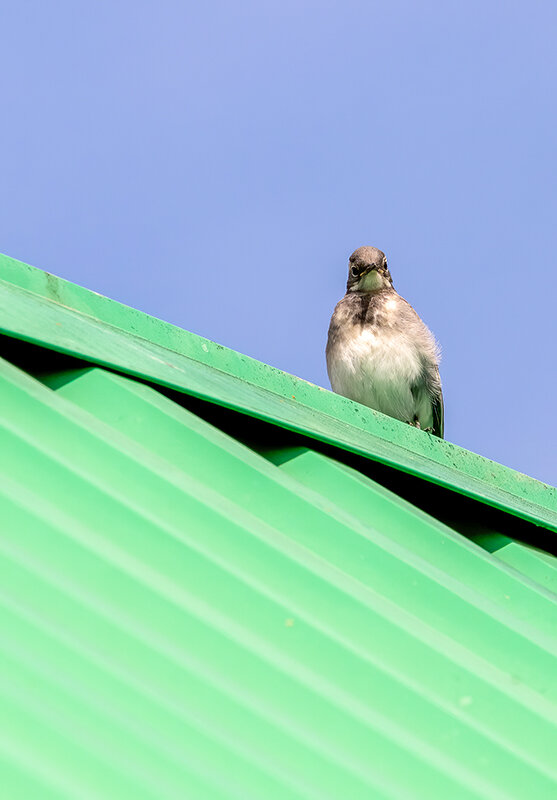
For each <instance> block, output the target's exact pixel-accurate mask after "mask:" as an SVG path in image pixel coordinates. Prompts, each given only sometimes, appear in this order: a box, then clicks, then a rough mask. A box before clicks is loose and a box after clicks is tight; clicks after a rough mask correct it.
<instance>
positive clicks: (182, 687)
mask: <svg viewBox="0 0 557 800" xmlns="http://www.w3.org/2000/svg"><path fill="white" fill-rule="evenodd" d="M0 276H1V281H0V330H1V331H2V333H3V336H2V344H3V351H2V352H3V353H4V356H5V358H4V359H3V360H2V362H1V364H0V382H1V388H0V404H1V409H2V412H1V415H0V420H1V426H0V431H1V432H0V443H1V444H0V447H1V452H2V454H3V456H4V457H3V458H2V459H1V461H0V464H1V469H2V481H1V484H0V520H2V522H1V523H0V534H1V535H0V574H1V580H0V615H1V617H2V637H0V652H1V655H2V657H1V658H0V671H1V673H2V679H1V681H0V703H1V706H2V714H3V719H4V721H5V724H4V726H3V730H4V733H3V735H2V739H1V745H0V777H1V780H2V785H3V786H6V787H9V790H8V792H7V794H8V796H10V797H25V798H34V797H40V798H50V797H52V798H66V797H72V798H74V797H80V798H81V797H103V798H123V797H134V798H159V799H160V798H164V799H165V800H166V798H184V797H192V798H196V799H197V798H201V800H204V799H205V798H208V799H209V798H215V799H216V798H219V800H220V799H221V798H222V799H224V798H242V800H244V799H245V798H258V800H259V798H262V797H265V798H270V799H271V800H272V799H273V798H280V799H281V800H283V799H284V798H287V799H288V798H319V799H320V800H322V799H323V798H335V799H336V798H339V797H343V798H344V797H345V798H350V800H352V799H353V800H357V798H366V799H367V798H370V797H373V798H405V799H406V798H409V797H412V798H424V800H425V798H427V799H428V800H431V798H449V797H450V798H451V799H453V798H454V800H459V798H470V799H471V798H523V797H528V798H540V799H541V798H544V800H545V799H546V798H547V799H548V800H549V798H552V797H554V796H555V795H556V792H557V765H556V763H555V757H554V754H555V748H556V745H557V736H556V721H557V718H556V713H555V698H556V695H557V682H556V680H555V676H556V675H557V669H556V667H557V659H556V655H557V646H556V645H557V643H556V638H555V631H556V630H557V626H556V622H557V603H556V599H557V595H556V592H557V559H556V558H555V556H554V553H555V537H554V532H555V530H557V514H556V493H555V490H554V489H553V488H552V487H549V486H547V485H545V484H541V483H539V482H537V481H535V480H533V479H531V478H528V477H526V476H524V475H520V474H518V473H516V472H513V471H512V470H509V469H507V468H505V467H502V466H501V465H498V464H495V463H494V462H491V461H488V460H487V459H484V458H482V457H480V456H477V455H475V454H473V453H469V452H467V451H464V450H462V449H461V448H458V447H456V446H454V445H452V444H450V443H448V442H443V441H441V440H438V439H437V438H436V437H431V436H429V435H428V434H426V433H424V432H422V431H417V430H414V429H412V428H410V426H405V425H403V424H401V423H398V422H397V421H396V420H391V419H389V418H387V417H384V416H383V415H381V414H378V413H376V412H373V411H371V410H370V409H366V408H364V407H362V406H359V405H358V404H356V403H352V402H351V401H349V400H346V399H345V398H341V397H339V396H337V395H333V394H332V393H330V392H327V391H325V390H323V389H320V388H319V387H316V386H313V385H311V384H308V383H306V382H304V381H302V380H301V379H299V378H295V377H293V376H289V375H286V374H285V373H282V372H280V371H278V370H275V369H272V368H271V367H268V366H266V365H264V364H260V363H258V362H256V361H253V360H252V359H248V358H247V357H245V356H241V355H239V354H237V353H233V352H232V351H230V350H227V349H226V348H223V347H221V346H220V345H216V344H214V343H213V342H210V341H209V340H207V339H202V338H200V337H198V336H195V335H193V334H190V333H187V332H185V331H182V330H180V329H177V328H175V327H173V326H170V325H168V324H166V323H163V322H160V321H159V320H155V319H153V318H151V317H148V316H147V315H144V314H141V313H140V312H137V311H134V310H132V309H129V308H126V307H125V306H122V305H120V304H118V303H114V302H113V301H110V300H107V299H106V298H102V297H100V296H99V295H96V294H94V293H92V292H88V291H86V290H84V289H81V288H80V287H77V286H74V285H72V284H70V283H68V282H66V281H62V280H60V279H58V278H55V277H54V276H51V275H49V274H48V273H44V272H41V271H40V270H35V269H34V268H32V267H28V266H27V265H23V264H21V263H19V262H16V261H14V260H12V259H8V258H7V257H1V258H0Z"/></svg>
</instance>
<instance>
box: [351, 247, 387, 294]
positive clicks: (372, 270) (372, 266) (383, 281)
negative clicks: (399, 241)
mask: <svg viewBox="0 0 557 800" xmlns="http://www.w3.org/2000/svg"><path fill="white" fill-rule="evenodd" d="M392 285H393V279H392V278H391V273H390V272H389V269H388V267H387V258H386V256H385V253H383V252H382V251H381V250H378V249H377V248H376V247H358V249H357V250H354V252H353V253H352V255H351V256H350V258H349V259H348V281H347V283H346V291H347V292H378V291H380V290H381V289H388V288H391V287H392Z"/></svg>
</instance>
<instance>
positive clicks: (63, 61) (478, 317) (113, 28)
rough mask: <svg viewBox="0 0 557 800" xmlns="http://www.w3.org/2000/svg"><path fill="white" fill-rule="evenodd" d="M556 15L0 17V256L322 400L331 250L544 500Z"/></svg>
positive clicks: (419, 8)
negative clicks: (392, 291)
mask: <svg viewBox="0 0 557 800" xmlns="http://www.w3.org/2000/svg"><path fill="white" fill-rule="evenodd" d="M556 23H557V6H556V5H555V3H552V2H550V1H549V0H548V1H547V2H536V0H529V2H519V3H517V2H511V1H510V0H509V2H493V1H490V0H487V1H486V0H483V1H482V2H476V1H475V0H473V1H472V2H469V1H467V2H445V1H443V2H441V1H438V2H420V3H417V2H392V0H389V2H386V1H385V2H382V3H377V2H364V1H362V2H350V0H344V1H343V2H307V1H306V0H280V2H275V1H274V0H273V2H268V1H267V2H266V1H265V0H260V1H259V2H244V1H243V0H234V1H233V2H232V0H229V1H227V2H212V1H211V0H204V1H203V2H185V1H184V0H181V1H180V2H178V0H174V1H173V2H172V1H170V0H157V2H155V0H152V2H141V0H133V2H132V0H125V1H124V0H109V1H108V2H107V1H106V0H95V2H76V1H75V0H71V2H70V1H60V0H51V2H48V3H47V2H44V0H33V1H30V0H11V2H10V1H9V0H6V2H3V3H2V4H1V8H0V25H1V29H2V47H1V48H0V76H1V77H0V81H1V124H0V153H1V165H2V166H1V191H0V204H1V208H0V251H1V252H4V253H7V254H8V255H11V256H13V257H15V258H19V259H21V260H23V261H27V262H29V263H31V264H34V265H35V266H40V267H42V268H43V269H46V270H49V271H51V272H54V273H55V274H58V275H61V276H62V277H64V278H68V279H69V280H71V281H74V282H76V283H80V284H82V285H84V286H87V287H88V288H91V289H95V290H96V291H98V292H101V293H103V294H106V295H108V296H110V297H113V298H115V299H117V300H120V301H122V302H124V303H127V304H129V305H132V306H135V307H137V308H140V309H142V310H144V311H147V312H149V313H150V314H154V315H155V316H158V317H162V318H163V319H166V320H169V321H170V322H173V323H175V324H176V325H179V326H181V327H183V328H187V329H189V330H192V331H194V332H196V333H200V334H203V335H204V336H207V337H209V338H211V339H214V340H216V341H218V342H220V343H222V344H225V345H227V346H229V347H232V348H234V349H237V350H240V351H242V352H243V353H247V354H249V355H251V356H254V357H255V358H258V359H261V360H262V361H265V362H267V363H269V364H273V365H275V366H277V367H280V368H281V369H284V370H287V371H288V372H292V373H295V374H296V375H299V376H301V377H304V378H307V379H309V380H311V381H314V382H315V383H319V384H321V385H324V386H327V387H328V385H329V384H328V380H327V375H326V370H325V361H324V346H325V339H326V333H327V326H328V322H329V317H330V314H331V311H332V309H333V306H334V304H335V302H336V301H337V300H338V299H339V298H340V296H341V295H342V294H343V292H344V284H345V280H346V274H345V273H346V261H347V257H348V255H349V254H350V253H351V251H352V250H354V249H355V248H356V247H358V246H360V245H362V244H373V245H376V246H377V247H380V248H381V249H382V250H384V251H385V252H386V253H387V256H388V259H389V265H390V268H391V272H392V274H393V278H394V282H395V287H396V288H397V290H398V291H399V292H400V293H401V294H402V295H403V296H404V297H406V298H407V299H408V300H409V301H410V302H411V303H412V304H413V305H414V306H415V308H416V309H417V310H418V312H419V313H420V314H421V315H422V317H423V318H424V319H425V321H426V322H427V323H428V324H429V326H430V327H431V328H432V330H433V331H434V332H435V334H436V336H437V338H438V339H439V341H440V342H441V344H442V347H443V363H442V377H443V382H444V390H445V403H446V437H447V438H448V439H450V440H451V441H453V442H456V443H457V444H459V445H462V446H464V447H467V448H469V449H472V450H475V451H476V452H479V453H482V454H483V455H486V456H489V457H490V458H493V459H495V460H497V461H501V462H502V463H504V464H507V465H509V466H512V467H514V468H516V469H519V470H521V471H523V472H527V473H529V474H531V475H533V476H535V477H538V478H540V479H542V480H546V481H548V482H550V483H556V482H557V455H556V452H555V450H556V447H555V445H556V442H557V433H556V426H557V414H556V408H555V407H556V402H555V396H556V393H557V369H556V351H557V341H556V340H557V335H556V334H557V322H556V314H555V303H556V288H557V281H556V277H555V275H556V272H555V250H556V246H557V227H556V221H557V175H556V159H557V155H556V153H557V145H556V127H557V110H556V109H557V103H556V98H557V86H556V84H557V77H556V66H557V51H556V45H555V29H556Z"/></svg>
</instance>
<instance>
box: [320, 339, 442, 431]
mask: <svg viewBox="0 0 557 800" xmlns="http://www.w3.org/2000/svg"><path fill="white" fill-rule="evenodd" d="M327 366H328V371H329V378H330V381H331V386H332V388H333V390H334V391H335V392H338V393H339V394H342V395H344V396H345V397H350V398H351V399H352V400H356V401H357V402H359V403H363V404H364V405H367V406H370V407H371V408H375V409H377V410H378V411H382V412H383V413H384V414H389V415H390V416H392V417H396V418H397V419H401V420H404V421H408V422H410V421H412V420H413V419H414V417H415V415H416V414H418V416H420V417H422V416H425V417H429V415H430V413H431V410H430V404H429V403H427V406H426V407H424V408H419V406H423V403H422V402H420V401H419V402H418V403H417V399H416V396H415V394H413V393H412V391H411V387H412V386H413V385H415V384H416V382H417V381H419V378H420V374H421V370H422V362H421V359H420V356H419V353H418V351H417V348H416V344H415V342H413V341H412V340H411V339H410V338H409V337H408V336H407V335H405V334H404V333H401V332H400V331H394V330H392V329H391V331H385V330H383V331H382V332H381V335H378V334H377V332H376V331H375V330H374V329H373V328H372V327H362V328H361V329H358V327H356V326H355V327H354V328H353V329H352V331H351V335H350V336H345V337H341V338H340V340H339V341H338V342H337V343H336V345H335V347H334V348H333V349H332V351H331V352H330V353H329V354H328V359H327ZM425 399H426V398H424V400H425ZM418 412H420V413H418ZM428 412H429V413H428ZM420 423H421V424H422V427H426V426H427V425H428V424H431V421H430V420H429V419H424V420H423V423H422V420H421V419H420ZM424 423H425V424H424Z"/></svg>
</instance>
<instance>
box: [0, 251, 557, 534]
mask: <svg viewBox="0 0 557 800" xmlns="http://www.w3.org/2000/svg"><path fill="white" fill-rule="evenodd" d="M0 275H1V276H2V278H3V280H2V281H0V330H2V331H4V332H5V333H7V334H9V335H11V336H16V337H18V338H22V339H26V340H28V341H32V342H35V343H38V344H41V345H43V346H46V347H50V348H53V349H56V350H59V351H62V352H66V353H70V354H72V355H76V356H79V357H82V358H85V359H86V360H90V361H93V362H96V363H99V364H103V365H107V366H110V367H113V368H116V369H118V370H121V371H124V372H127V373H130V374H133V375H137V376H140V377H142V378H146V379H149V380H150V381H154V382H155V383H159V384H161V385H165V386H169V387H172V388H174V389H177V390H179V391H183V392H186V393H189V394H192V395H195V396H197V397H201V398H203V399H206V400H210V401H212V402H215V403H218V404H220V405H224V406H227V407H229V408H232V409H235V410H238V411H241V412H243V413H246V414H250V415H253V416H255V417H258V418H261V419H265V420H268V421H270V422H272V423H274V424H276V425H280V426H282V427H285V428H289V429H291V430H295V431H298V432H301V433H304V434H305V435H307V436H310V437H313V438H316V439H320V440H322V441H325V442H327V443H330V444H333V445H335V446H337V447H341V448H344V449H347V450H350V451H352V452H355V453H358V454H361V455H364V456H366V457H368V458H372V459H374V460H377V461H381V462H383V463H385V464H389V465H391V466H394V467H396V468H398V469H401V470H404V471H406V472H409V473H412V474H415V475H418V476H420V477H423V478H425V479H427V480H430V481H434V482H436V483H438V484H440V485H443V486H445V487H448V488H451V489H453V490H455V491H458V492H460V493H462V494H465V495H468V496H470V497H474V498H477V499H480V500H482V501H484V502H486V503H488V504H490V505H493V506H495V507H497V508H500V509H503V510H505V511H508V512H510V513H513V514H516V515H517V516H520V517H523V518H524V519H527V520H530V521H533V522H535V523H536V524H541V525H543V526H545V527H547V528H550V529H552V530H554V531H557V492H556V490H555V489H554V488H553V487H550V486H547V485H546V484H543V483H540V482H538V481H535V480H533V479H531V478H529V477H527V476H525V475H522V474H520V473H517V472H514V471H513V470H510V469H508V468H506V467H503V466H501V465H499V464H496V463H495V462H493V461H489V460H488V459H485V458H482V457H481V456H478V455H476V454H474V453H470V452H468V451H466V450H463V449H462V448H459V447H457V446H455V445H453V444H451V443H450V442H444V441H441V440H439V439H437V438H436V437H432V436H429V435H428V434H425V433H424V432H422V431H417V430H415V429H413V428H411V427H410V426H407V425H403V424H402V423H400V422H398V421H397V420H392V419H390V418H388V417H385V416H384V415H382V414H378V413H377V412H374V411H372V410H371V409H368V408H365V407H364V406H360V405H359V404H357V403H353V402H352V401H350V400H347V399H346V398H343V397H340V396H338V395H334V394H333V393H331V392H328V391H325V390H323V389H321V388H319V387H316V386H314V385H313V384H310V383H307V382H305V381H303V380H301V379H299V378H295V377H293V376H290V375H287V374H286V373H282V372H280V371H279V370H276V369H273V368H271V367H268V366H267V365H265V364H261V363H259V362H257V361H254V360H253V359H249V358H247V357H245V356H241V355H240V354H238V353H234V352H233V351H231V350H227V349H226V348H223V347H221V346H220V345H216V344H214V343H213V342H210V341H209V340H206V339H203V338H201V337H198V336H195V335H194V334H190V333H187V332H186V331H182V330H180V329H178V328H175V327H173V326H171V325H168V324H167V323H163V322H160V321H159V320H155V319H153V318H152V317H148V316H147V315H144V314H141V313H140V312H137V311H134V310H132V309H129V308H127V307H125V306H122V305H120V304H118V303H115V302H113V301H110V300H107V299H106V298H102V297H101V296H99V295H96V294H94V293H92V292H88V291H87V290H85V289H82V288H81V287H77V286H74V285H72V284H69V283H67V282H65V281H62V280H60V279H58V278H55V277H54V276H51V275H49V274H48V273H44V272H41V271H40V270H35V269H34V268H33V267H29V266H27V265H22V264H21V263H20V262H16V261H14V260H13V259H9V258H7V257H5V256H2V257H0Z"/></svg>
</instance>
